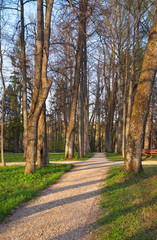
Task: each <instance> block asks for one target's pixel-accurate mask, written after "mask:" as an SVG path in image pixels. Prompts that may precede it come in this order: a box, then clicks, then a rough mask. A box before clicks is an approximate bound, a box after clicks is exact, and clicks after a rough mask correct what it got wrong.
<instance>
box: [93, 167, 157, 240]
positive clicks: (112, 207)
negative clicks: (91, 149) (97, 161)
mask: <svg viewBox="0 0 157 240" xmlns="http://www.w3.org/2000/svg"><path fill="white" fill-rule="evenodd" d="M121 169H122V168H121V167H113V168H111V169H110V170H109V175H110V176H109V177H108V179H107V181H106V182H105V186H104V187H103V189H102V198H101V207H102V217H101V219H100V220H99V221H98V226H97V228H98V229H97V230H96V231H95V233H94V237H95V239H104V240H105V239H106V240H115V239H116V240H141V239H143V240H149V239H154V240H156V239H157V238H156V236H157V228H156V226H157V166H144V172H142V173H140V174H134V175H129V174H128V173H122V172H121Z"/></svg>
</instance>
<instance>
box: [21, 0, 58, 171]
mask: <svg viewBox="0 0 157 240" xmlns="http://www.w3.org/2000/svg"><path fill="white" fill-rule="evenodd" d="M53 2H54V0H47V1H46V13H45V24H44V19H43V0H38V1H37V51H36V58H35V83H34V91H33V96H32V103H31V108H30V114H29V118H28V141H27V156H26V167H25V174H28V173H34V171H35V161H36V147H37V127H38V120H39V116H40V114H41V111H42V109H43V106H44V104H45V101H46V98H47V95H48V93H49V90H50V87H51V84H52V79H48V77H47V66H48V57H49V41H50V29H51V13H52V7H53ZM43 38H44V39H43Z"/></svg>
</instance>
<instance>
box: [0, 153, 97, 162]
mask: <svg viewBox="0 0 157 240" xmlns="http://www.w3.org/2000/svg"><path fill="white" fill-rule="evenodd" d="M93 155H94V154H93V153H89V154H87V155H86V156H84V157H83V158H79V157H78V153H75V154H74V158H73V159H72V161H80V160H81V161H82V160H87V159H88V158H90V157H92V156H93ZM64 156H65V154H64V153H50V156H49V161H64ZM4 159H5V162H6V163H7V162H25V159H23V153H10V154H5V155H4ZM0 161H1V156H0Z"/></svg>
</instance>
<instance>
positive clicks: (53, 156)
mask: <svg viewBox="0 0 157 240" xmlns="http://www.w3.org/2000/svg"><path fill="white" fill-rule="evenodd" d="M93 155H94V154H93V153H89V154H87V155H85V156H84V157H83V158H79V157H78V153H75V154H74V158H73V159H70V161H84V160H87V159H88V158H90V157H92V156H93ZM64 157H65V154H64V153H50V158H49V160H50V161H64Z"/></svg>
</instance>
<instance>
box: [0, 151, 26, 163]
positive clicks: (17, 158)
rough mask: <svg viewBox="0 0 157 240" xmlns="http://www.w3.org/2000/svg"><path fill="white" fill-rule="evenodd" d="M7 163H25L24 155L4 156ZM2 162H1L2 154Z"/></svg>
mask: <svg viewBox="0 0 157 240" xmlns="http://www.w3.org/2000/svg"><path fill="white" fill-rule="evenodd" d="M4 159H5V162H25V160H24V159H23V153H9V154H4ZM0 161H1V154H0Z"/></svg>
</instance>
